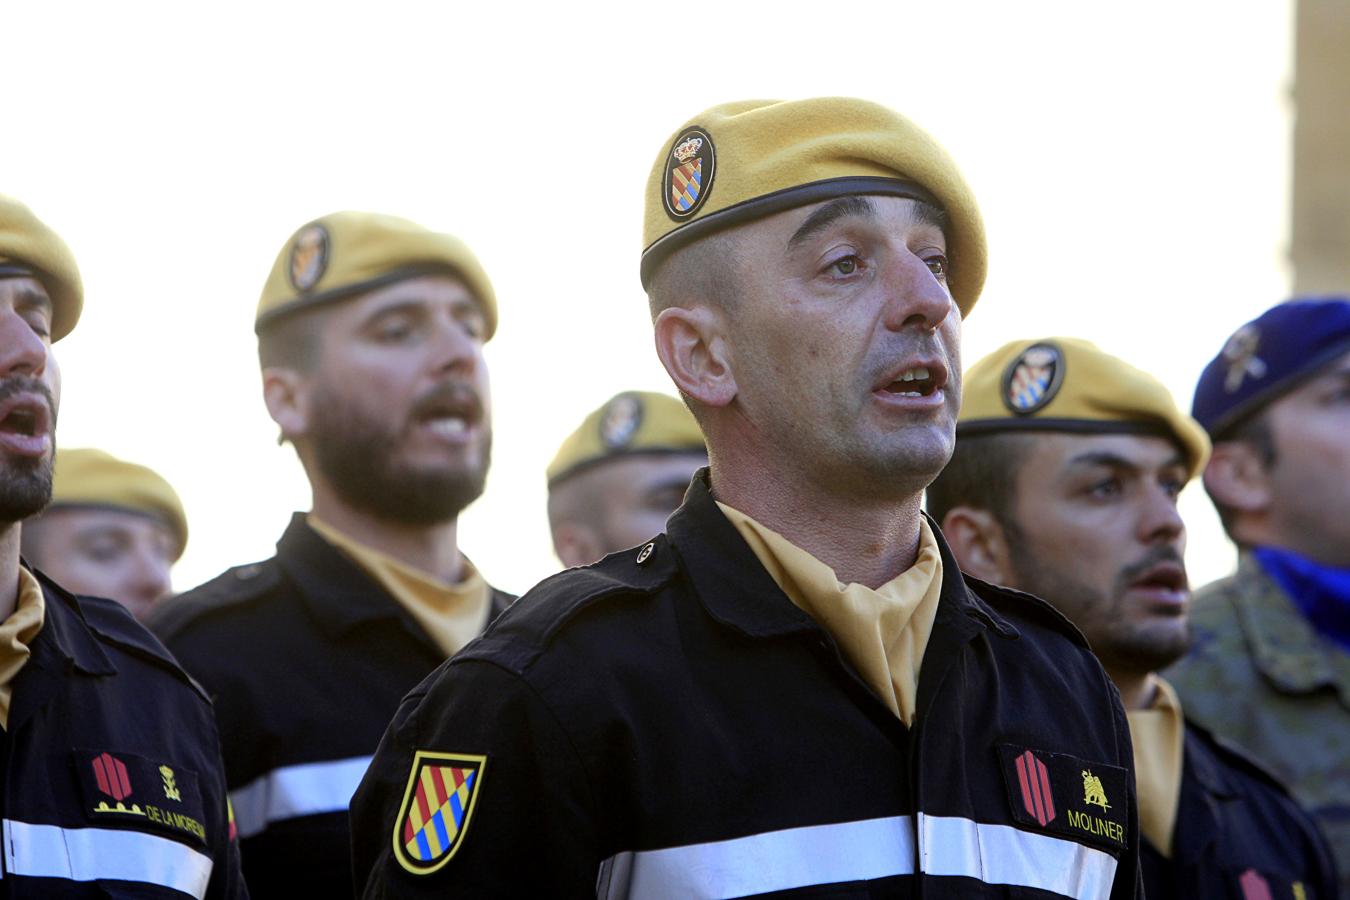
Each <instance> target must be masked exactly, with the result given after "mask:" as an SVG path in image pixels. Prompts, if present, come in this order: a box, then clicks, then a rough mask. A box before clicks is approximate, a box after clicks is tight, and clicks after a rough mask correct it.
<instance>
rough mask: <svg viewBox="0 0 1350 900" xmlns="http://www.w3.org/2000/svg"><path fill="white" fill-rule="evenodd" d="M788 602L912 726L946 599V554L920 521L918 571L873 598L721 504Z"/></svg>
mask: <svg viewBox="0 0 1350 900" xmlns="http://www.w3.org/2000/svg"><path fill="white" fill-rule="evenodd" d="M717 506H718V508H720V509H721V510H722V512H723V514H725V515H726V517H727V519H728V520H730V522H731V524H733V525H735V526H736V530H737V531H739V532H740V533H741V537H743V538H744V539H745V542H746V543H747V544H749V545H750V549H751V551H753V552H754V554H755V556H756V557H757V558H758V559H759V561H760V564H761V565H763V566H764V568H765V569H766V570H767V571H768V573H769V575H770V576H771V577H772V578H773V580H774V581H775V582H776V583H777V584H778V587H779V588H781V589H782V591H783V593H784V594H787V596H788V599H789V600H791V601H792V602H793V603H794V604H796V605H797V606H798V607H799V608H801V610H802V611H803V612H805V613H807V614H808V615H809V616H811V617H812V618H813V619H815V620H816V621H817V622H819V623H820V624H821V626H822V627H824V629H825V630H826V631H828V632H829V633H830V634H831V635H832V636H833V637H834V639H835V641H837V642H838V644H839V647H840V649H841V650H843V652H844V655H845V656H846V657H847V658H848V661H849V662H850V663H852V664H853V666H854V668H855V669H857V670H858V674H859V675H861V676H862V678H863V680H864V681H866V682H867V684H868V686H869V687H871V688H872V690H873V691H874V692H875V693H876V695H877V696H878V697H879V698H881V700H882V702H883V703H885V704H886V705H887V706H888V707H890V709H891V712H893V713H895V715H896V716H898V717H899V718H900V720H901V721H902V722H904V723H905V724H907V725H909V724H913V722H914V713H915V707H916V705H917V697H918V686H919V668H920V666H922V665H923V653H924V650H925V649H926V648H927V647H928V638H929V636H930V635H931V634H932V633H933V619H934V618H935V617H936V616H937V608H938V598H939V597H940V596H941V595H942V554H941V552H940V551H939V550H938V545H937V539H936V538H935V537H934V536H933V531H932V529H931V528H929V527H928V522H927V521H926V520H924V519H922V518H920V520H919V554H918V557H917V558H916V559H915V561H914V565H913V566H911V567H910V568H908V569H906V570H905V571H904V572H901V573H900V574H899V575H897V576H896V577H895V578H893V579H891V580H890V581H888V582H886V583H885V584H883V585H882V586H881V587H879V588H877V589H876V590H873V589H871V588H869V587H866V586H865V585H861V584H847V585H845V584H840V582H839V579H838V578H836V577H835V574H834V570H833V569H831V568H830V567H829V566H827V565H825V563H823V562H821V561H820V560H818V559H816V558H815V557H814V556H812V555H811V554H810V553H807V552H806V551H805V550H803V549H801V548H800V547H797V546H795V545H794V544H792V543H791V542H790V541H789V540H788V539H787V538H785V537H783V536H782V535H781V534H779V533H778V532H776V531H774V530H773V529H771V528H767V527H765V526H764V525H761V524H760V523H759V522H756V521H755V520H754V519H752V518H750V517H749V516H747V515H746V514H745V513H743V512H741V511H740V510H737V509H734V508H732V507H730V506H727V505H726V504H725V503H720V502H719V503H718V504H717Z"/></svg>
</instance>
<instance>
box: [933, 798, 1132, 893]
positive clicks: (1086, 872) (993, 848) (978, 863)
mask: <svg viewBox="0 0 1350 900" xmlns="http://www.w3.org/2000/svg"><path fill="white" fill-rule="evenodd" d="M919 868H921V869H922V870H923V872H924V874H925V875H965V876H967V877H969V878H978V879H979V880H980V881H983V882H984V883H986V884H1011V885H1018V886H1020V887H1029V888H1039V889H1040V890H1043V891H1050V892H1052V893H1055V894H1060V895H1061V896H1064V897H1073V898H1075V900H1098V898H1102V897H1109V896H1110V895H1111V884H1112V882H1114V881H1115V878H1116V858H1115V857H1114V856H1112V855H1111V854H1109V853H1107V852H1106V851H1105V850H1097V849H1095V848H1093V847H1088V846H1087V845H1085V844H1080V843H1078V842H1077V841H1071V840H1067V839H1065V838H1057V837H1052V836H1050V835H1048V834H1040V833H1037V832H1033V831H1022V830H1021V829H1019V828H1013V827H1012V826H1011V825H988V824H984V823H981V822H972V821H971V820H970V819H960V818H948V817H942V816H929V815H924V814H923V813H919Z"/></svg>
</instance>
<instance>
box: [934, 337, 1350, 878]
mask: <svg viewBox="0 0 1350 900" xmlns="http://www.w3.org/2000/svg"><path fill="white" fill-rule="evenodd" d="M1209 450H1210V447H1209V440H1208V438H1207V437H1206V435H1205V432H1204V429H1202V428H1201V426H1200V424H1199V423H1198V422H1196V421H1195V420H1194V419H1192V418H1191V417H1190V416H1188V415H1186V414H1185V413H1183V412H1182V411H1181V410H1180V409H1178V408H1177V405H1176V403H1175V401H1174V400H1173V399H1172V396H1171V395H1170V394H1169V393H1168V391H1167V389H1166V388H1165V387H1164V386H1163V385H1162V384H1161V383H1159V382H1158V381H1157V380H1156V379H1155V378H1153V377H1152V376H1151V375H1148V374H1147V373H1145V372H1142V371H1140V370H1138V369H1136V368H1134V367H1133V366H1130V365H1129V364H1127V363H1125V362H1123V361H1122V360H1120V359H1117V358H1116V357H1114V356H1111V355H1109V354H1107V353H1103V352H1102V351H1101V350H1099V349H1098V348H1097V347H1095V346H1094V345H1092V344H1090V343H1088V342H1087V341H1083V340H1078V339H1074V338H1046V339H1042V340H1021V341H1014V342H1012V343H1009V344H1006V345H1005V346H1003V347H1002V348H1001V349H999V350H997V351H995V352H994V353H992V354H990V355H989V356H987V357H985V358H984V359H982V360H980V361H979V362H977V363H976V364H975V365H974V366H972V367H971V368H970V370H969V371H968V372H967V373H966V379H965V403H964V405H963V406H962V409H961V417H960V421H959V423H958V425H957V440H956V452H955V454H954V455H953V457H952V461H951V463H950V464H949V465H948V466H947V468H946V469H945V470H944V471H943V472H942V474H941V475H940V476H939V477H938V479H937V480H936V481H935V482H934V483H933V484H932V485H931V486H930V487H929V490H928V509H929V512H930V513H931V514H932V515H933V517H934V518H935V519H938V520H940V521H941V522H942V530H943V533H944V534H946V535H947V540H948V541H949V542H950V544H951V548H952V552H953V553H954V554H955V555H956V558H957V560H958V561H959V562H960V564H961V568H962V569H963V570H965V571H966V572H968V573H970V574H971V575H974V576H976V577H978V578H981V579H984V580H985V581H989V582H993V583H997V584H1004V585H1008V586H1009V587H1013V588H1017V589H1018V590H1022V591H1026V592H1027V593H1030V594H1035V595H1037V596H1039V597H1043V598H1045V599H1046V600H1048V601H1049V602H1050V603H1052V604H1054V606H1055V607H1056V608H1057V609H1058V610H1059V611H1060V612H1062V613H1063V614H1064V615H1065V616H1067V617H1068V618H1069V619H1070V620H1072V621H1073V623H1074V624H1075V625H1077V626H1078V628H1079V629H1081V630H1082V632H1083V635H1084V636H1085V637H1086V638H1087V639H1088V641H1089V643H1091V644H1092V648H1093V650H1094V651H1095V652H1096V654H1097V657H1098V658H1099V659H1100V660H1101V662H1102V665H1103V666H1104V667H1105V668H1106V671H1107V673H1108V674H1109V675H1110V676H1111V680H1112V681H1113V682H1115V684H1116V687H1118V688H1119V689H1120V694H1121V698H1122V699H1123V700H1124V703H1125V707H1126V709H1127V711H1128V712H1127V716H1128V719H1129V724H1130V733H1131V737H1132V739H1133V744H1134V760H1135V777H1136V780H1137V785H1138V788H1137V789H1138V796H1139V813H1140V823H1141V827H1142V831H1143V837H1144V840H1143V843H1142V857H1141V859H1142V871H1143V876H1144V884H1145V894H1146V895H1147V896H1148V897H1149V898H1186V900H1201V898H1207V897H1214V898H1226V897H1238V896H1242V897H1304V898H1312V897H1328V898H1329V897H1334V896H1336V885H1335V882H1334V880H1333V876H1332V865H1331V861H1330V858H1329V851H1328V849H1327V847H1326V843H1325V841H1324V840H1323V839H1322V837H1321V835H1320V834H1319V833H1318V831H1317V828H1316V826H1315V825H1314V824H1313V822H1312V819H1311V818H1310V817H1309V816H1308V815H1307V813H1305V812H1304V811H1303V810H1302V809H1301V808H1299V807H1298V805H1297V804H1296V803H1295V802H1294V800H1293V799H1292V798H1291V797H1290V796H1289V794H1288V793H1287V792H1286V791H1285V789H1284V788H1283V787H1282V786H1281V785H1280V783H1279V782H1277V781H1276V780H1275V779H1274V778H1273V777H1272V776H1270V775H1269V774H1267V773H1266V772H1265V771H1264V770H1262V769H1260V768H1258V767H1257V766H1256V765H1255V764H1254V763H1252V762H1250V761H1249V760H1248V759H1246V758H1245V757H1244V756H1241V755H1239V754H1238V753H1236V752H1235V751H1234V750H1232V749H1230V748H1229V747H1228V746H1227V745H1225V744H1223V743H1221V742H1219V741H1218V740H1216V739H1215V738H1214V737H1213V736H1212V735H1211V734H1210V733H1209V732H1208V731H1206V730H1205V729H1203V728H1201V727H1200V726H1198V725H1196V724H1195V723H1193V722H1191V721H1189V720H1187V719H1186V718H1184V717H1183V715H1182V707H1181V703H1180V701H1179V700H1178V699H1177V694H1176V691H1174V690H1173V689H1172V687H1171V685H1169V684H1168V683H1167V682H1166V681H1165V680H1163V679H1162V678H1161V677H1159V676H1158V674H1157V673H1158V671H1159V670H1161V669H1163V668H1165V667H1166V666H1168V665H1170V664H1171V663H1172V662H1174V661H1176V660H1177V659H1178V658H1180V657H1181V656H1182V655H1183V654H1184V653H1185V652H1186V648H1187V645H1188V643H1189V629H1188V621H1187V619H1188V612H1189V605H1190V589H1189V586H1188V584H1187V580H1186V567H1185V563H1184V561H1183V558H1182V553H1183V552H1184V550H1185V547H1186V529H1185V525H1184V523H1183V522H1182V520H1181V517H1180V515H1179V514H1178V512H1177V497H1178V495H1179V494H1180V493H1181V490H1182V488H1183V487H1185V485H1186V484H1187V482H1189V481H1190V480H1191V479H1192V478H1193V477H1194V476H1195V475H1196V474H1198V473H1199V472H1200V471H1201V470H1202V469H1203V468H1204V465H1205V460H1206V458H1207V457H1208V456H1209ZM1062 799H1063V798H1061V800H1062ZM1063 805H1065V806H1066V807H1067V808H1066V809H1065V811H1064V812H1065V814H1066V815H1067V816H1068V817H1069V818H1070V821H1072V820H1073V817H1074V815H1075V813H1074V807H1073V806H1072V805H1067V804H1063ZM1096 812H1097V811H1096V810H1095V809H1094V810H1092V814H1093V815H1095V814H1096Z"/></svg>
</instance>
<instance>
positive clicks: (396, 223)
mask: <svg viewBox="0 0 1350 900" xmlns="http://www.w3.org/2000/svg"><path fill="white" fill-rule="evenodd" d="M447 270H448V271H450V272H452V273H453V274H454V275H456V276H458V277H459V279H460V280H461V281H463V282H464V286H465V287H467V288H468V289H469V291H470V292H472V293H473V295H474V296H475V297H477V298H478V302H479V303H480V304H482V307H483V315H484V317H485V319H486V320H487V335H486V338H491V337H492V335H493V333H494V332H495V331H496V330H497V296H496V294H495V293H494V292H493V290H492V282H491V281H489V280H488V277H487V273H486V272H484V271H483V267H482V265H481V264H480V263H479V262H478V259H477V257H475V256H474V255H473V252H472V251H470V250H469V248H468V246H467V245H465V243H464V242H463V241H461V240H460V239H459V238H457V237H454V236H453V235H449V234H441V233H439V232H435V231H429V230H427V229H426V228H423V227H422V226H421V225H418V224H416V223H414V222H409V221H408V220H407V219H400V218H398V217H396V216H386V215H380V214H378V213H365V212H336V213H332V214H330V215H327V216H324V217H323V218H321V219H316V220H315V221H313V222H310V223H309V224H308V225H305V226H304V227H302V228H300V229H299V230H298V231H296V232H295V234H293V235H291V238H290V240H288V241H286V245H285V246H284V247H282V248H281V252H280V253H278V254H277V260H276V262H275V263H273V264H272V271H271V273H270V274H269V275H268V276H267V283H266V284H264V285H263V291H262V298H261V299H260V300H259V301H258V314H257V317H256V319H255V320H254V325H253V329H254V331H257V332H260V333H261V332H262V330H263V329H264V328H266V327H267V325H268V324H269V323H271V322H274V321H276V320H277V319H278V318H280V317H281V316H283V315H285V314H287V313H290V312H296V311H298V310H302V309H309V308H310V307H313V306H317V305H319V304H321V303H328V302H329V301H332V300H344V299H347V298H349V297H351V296H353V295H355V294H359V293H363V292H365V291H370V290H373V289H375V288H379V287H384V286H385V285H388V284H393V283H394V282H396V281H402V280H404V279H406V278H412V277H415V276H417V275H425V274H428V273H434V272H438V271H447ZM486 338H485V339H486Z"/></svg>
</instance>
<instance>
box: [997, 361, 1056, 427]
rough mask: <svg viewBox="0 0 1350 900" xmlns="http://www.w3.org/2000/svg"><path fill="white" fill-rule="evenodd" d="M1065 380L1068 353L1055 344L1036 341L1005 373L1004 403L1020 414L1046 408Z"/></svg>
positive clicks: (1013, 411)
mask: <svg viewBox="0 0 1350 900" xmlns="http://www.w3.org/2000/svg"><path fill="white" fill-rule="evenodd" d="M1063 383H1064V353H1063V351H1061V350H1060V349H1059V347H1057V346H1055V345H1054V344H1032V345H1031V346H1030V347H1028V348H1027V349H1025V350H1023V351H1022V352H1021V353H1019V354H1018V355H1017V358H1016V359H1014V360H1013V361H1012V364H1011V365H1009V366H1008V370H1007V372H1005V373H1004V375H1003V405H1004V406H1006V407H1007V408H1008V410H1009V411H1010V412H1012V413H1015V414H1016V415H1019V416H1029V415H1031V414H1032V413H1034V412H1036V411H1037V410H1039V409H1042V408H1043V407H1045V405H1046V404H1048V403H1049V402H1050V401H1051V400H1053V399H1055V395H1056V394H1058V393H1059V388H1060V385H1061V384H1063Z"/></svg>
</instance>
